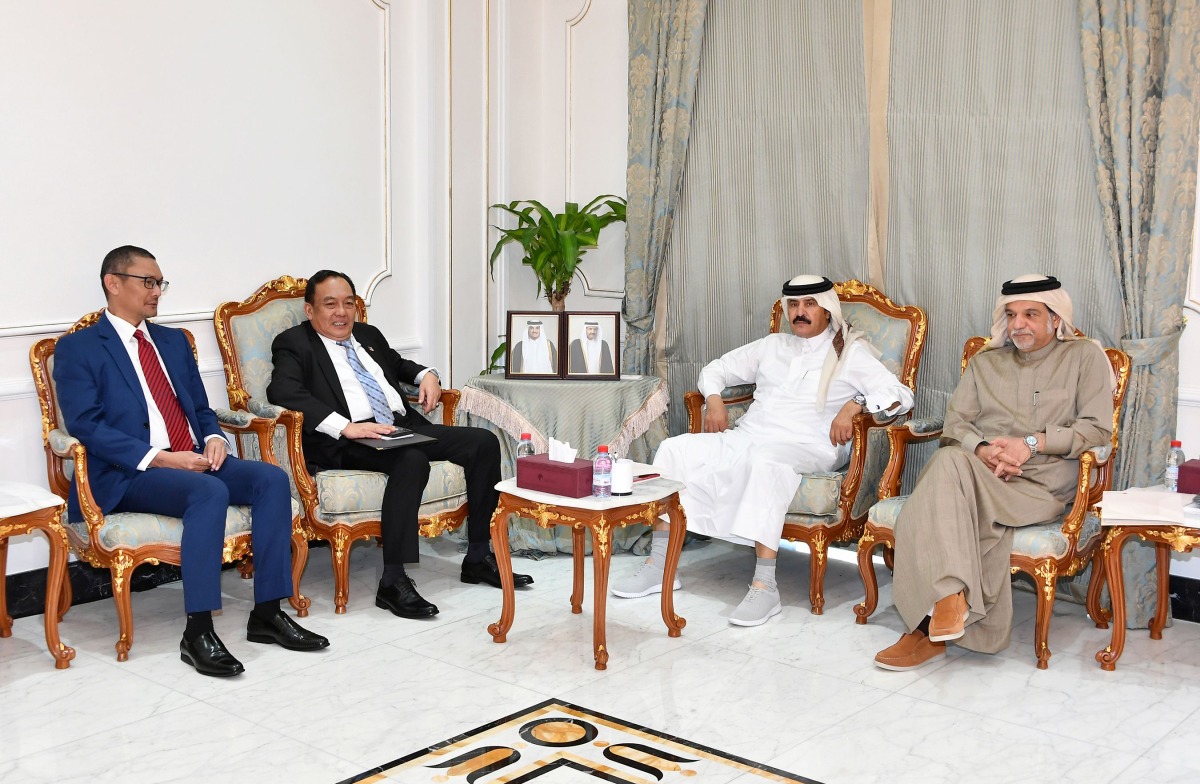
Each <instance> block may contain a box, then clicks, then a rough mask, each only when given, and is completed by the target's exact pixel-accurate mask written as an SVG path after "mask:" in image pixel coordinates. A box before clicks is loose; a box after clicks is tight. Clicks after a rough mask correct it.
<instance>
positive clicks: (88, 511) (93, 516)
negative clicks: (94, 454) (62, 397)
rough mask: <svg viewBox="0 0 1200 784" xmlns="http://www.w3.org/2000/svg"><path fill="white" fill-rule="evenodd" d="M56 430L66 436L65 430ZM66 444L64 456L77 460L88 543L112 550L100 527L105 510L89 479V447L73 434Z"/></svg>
mask: <svg viewBox="0 0 1200 784" xmlns="http://www.w3.org/2000/svg"><path fill="white" fill-rule="evenodd" d="M54 432H58V433H62V434H63V435H64V436H66V433H65V432H64V431H61V430H58V431H54ZM64 444H65V445H66V446H67V447H68V448H67V453H66V454H65V455H63V456H62V457H63V458H64V459H67V460H74V461H75V489H76V491H77V493H78V496H79V511H80V512H81V513H82V514H83V521H84V523H85V524H86V525H87V528H88V544H89V545H90V547H91V548H92V549H94V550H98V551H99V552H102V553H108V552H110V551H109V550H108V549H107V548H106V547H105V546H104V543H103V541H102V540H101V538H100V528H101V527H102V526H103V525H104V511H103V510H102V509H101V508H100V504H98V503H96V498H95V496H93V495H92V485H91V482H89V481H88V467H87V466H88V458H87V449H85V448H84V446H83V444H82V443H81V442H80V441H79V439H78V438H74V437H72V436H66V440H65V442H64Z"/></svg>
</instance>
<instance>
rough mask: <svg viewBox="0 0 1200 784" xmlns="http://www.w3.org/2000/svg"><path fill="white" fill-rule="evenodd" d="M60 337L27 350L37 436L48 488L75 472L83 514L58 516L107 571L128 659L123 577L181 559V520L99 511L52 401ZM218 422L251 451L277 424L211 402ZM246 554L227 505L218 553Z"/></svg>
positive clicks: (298, 528)
mask: <svg viewBox="0 0 1200 784" xmlns="http://www.w3.org/2000/svg"><path fill="white" fill-rule="evenodd" d="M102 313H103V311H100V310H98V311H96V312H94V313H89V314H88V315H86V316H84V317H83V318H81V319H80V320H79V321H77V322H75V324H74V325H73V326H72V327H71V328H70V329H69V330H67V332H66V333H65V334H70V333H71V332H75V331H78V330H80V329H84V328H85V327H90V326H91V325H93V324H95V323H96V321H97V319H99V318H100V316H101V314H102ZM184 334H186V335H187V339H188V342H189V343H191V345H192V353H193V354H194V353H195V351H196V341H195V339H194V338H193V337H192V333H190V332H188V331H187V330H184ZM57 344H58V338H44V339H43V340H39V341H38V342H37V343H35V344H34V345H33V348H31V349H30V351H29V364H30V366H31V368H32V370H33V381H34V385H35V386H36V388H37V396H38V402H39V403H40V404H41V407H42V440H43V441H44V444H45V449H46V473H47V474H48V477H49V482H50V489H51V490H52V491H54V492H55V493H56V494H57V495H59V496H61V497H62V498H64V499H65V498H66V497H67V494H68V492H69V491H70V488H71V476H72V475H73V476H74V477H75V483H76V486H77V487H78V489H79V506H80V510H81V511H82V513H83V517H84V519H83V521H82V522H80V521H64V522H63V528H64V529H65V530H66V533H67V539H68V541H69V543H70V546H71V549H72V550H74V551H75V553H76V554H77V555H78V556H79V557H80V558H82V559H83V560H85V561H87V562H88V563H90V564H91V565H92V566H95V567H97V568H102V569H108V570H109V571H110V572H111V573H112V590H113V601H114V602H115V603H116V605H117V621H118V624H119V627H120V637H119V638H118V639H117V644H116V648H117V661H126V660H127V659H128V658H129V649H130V648H131V647H132V646H133V607H132V603H131V601H130V590H129V587H130V586H129V582H130V578H131V576H132V574H133V570H134V569H136V568H137V567H139V566H141V565H142V564H144V563H149V564H159V563H169V564H174V565H176V566H178V565H179V563H180V551H179V547H180V542H181V541H182V537H183V521H182V520H181V519H179V518H178V517H167V516H166V515H155V514H142V513H134V512H121V513H116V514H108V515H105V514H104V513H103V512H101V511H100V507H99V506H98V505H97V504H96V502H95V500H94V499H93V497H92V492H91V486H90V485H89V484H88V469H87V464H88V456H87V450H86V449H85V448H84V446H83V444H81V443H80V442H79V440H78V439H76V438H73V437H72V436H71V434H70V433H68V432H67V430H66V426H65V424H64V423H63V421H62V411H61V409H60V408H59V405H58V393H57V390H56V388H55V384H54V349H55V347H56V346H57ZM213 410H214V411H215V412H216V414H217V419H218V420H219V421H220V423H221V427H222V429H224V430H225V431H226V432H228V433H232V434H234V435H236V436H238V437H239V438H241V439H242V440H243V443H245V441H246V439H252V440H253V441H254V442H255V450H256V452H258V453H262V454H268V455H269V454H272V452H273V447H272V445H271V439H270V436H271V432H272V431H273V430H274V429H275V422H274V420H272V419H263V418H259V417H255V416H252V415H250V414H248V413H245V412H237V411H230V410H228V409H223V408H215V409H213ZM301 512H302V508H301V506H300V504H298V503H296V502H295V501H293V502H292V585H293V593H292V597H291V599H290V600H289V601H290V602H291V605H292V607H294V608H295V609H296V611H297V612H298V614H299V615H300V616H304V615H306V614H307V612H308V605H309V600H308V599H307V598H306V597H305V596H303V595H302V594H301V593H300V575H301V573H302V572H303V571H304V563H305V561H307V559H308V541H307V540H306V539H305V538H304V529H303V526H302V525H301V522H302V515H301ZM249 555H250V507H249V506H231V507H229V511H228V513H227V515H226V517H225V547H224V550H223V551H222V553H221V557H222V560H223V561H224V562H225V563H233V562H239V567H238V568H239V571H240V572H241V573H242V576H243V577H249V576H250V574H251V571H252V566H251V561H250V558H249V557H248V556H249ZM59 606H60V613H59V615H60V616H61V615H62V614H63V613H65V612H66V609H67V608H68V607H70V606H71V584H70V582H69V581H67V580H64V584H63V591H62V597H61V600H60V605H59Z"/></svg>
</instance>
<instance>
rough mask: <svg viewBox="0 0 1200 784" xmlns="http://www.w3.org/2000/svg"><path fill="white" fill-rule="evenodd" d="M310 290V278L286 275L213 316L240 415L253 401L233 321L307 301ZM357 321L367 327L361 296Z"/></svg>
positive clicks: (224, 304) (228, 383) (357, 299)
mask: <svg viewBox="0 0 1200 784" xmlns="http://www.w3.org/2000/svg"><path fill="white" fill-rule="evenodd" d="M307 288H308V278H293V277H292V276H291V275H283V276H282V277H278V278H275V279H274V280H271V281H268V282H266V283H264V284H263V285H262V286H260V287H259V288H258V291H256V292H254V293H253V294H251V295H250V296H249V297H247V298H246V299H244V300H242V301H241V302H222V303H221V304H220V305H218V306H217V309H216V310H215V311H214V312H213V329H214V330H215V331H216V333H217V348H218V349H220V351H221V361H222V362H223V363H224V364H225V386H226V390H227V391H228V393H229V405H230V407H232V408H233V409H234V410H236V411H245V410H246V404H247V403H248V402H249V401H250V393H248V392H247V391H246V388H245V383H244V381H243V379H242V367H241V364H240V363H239V362H238V353H237V348H236V347H235V346H234V342H233V320H234V319H236V318H237V317H239V316H246V315H250V314H251V313H256V312H258V311H259V310H261V309H262V308H263V306H265V305H267V304H268V303H270V302H274V301H276V300H281V299H303V298H304V292H305V290H306V289H307ZM354 300H355V302H354V309H355V318H356V319H357V320H358V321H361V322H363V323H366V321H367V304H366V303H365V302H364V301H363V298H362V297H360V296H357V295H356V296H355V297H354Z"/></svg>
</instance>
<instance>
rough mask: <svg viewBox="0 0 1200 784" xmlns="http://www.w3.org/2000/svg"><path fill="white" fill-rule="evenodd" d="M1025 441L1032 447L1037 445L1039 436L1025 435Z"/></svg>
mask: <svg viewBox="0 0 1200 784" xmlns="http://www.w3.org/2000/svg"><path fill="white" fill-rule="evenodd" d="M1025 443H1026V444H1029V447H1030V448H1031V449H1032V448H1034V447H1036V446H1037V436H1025Z"/></svg>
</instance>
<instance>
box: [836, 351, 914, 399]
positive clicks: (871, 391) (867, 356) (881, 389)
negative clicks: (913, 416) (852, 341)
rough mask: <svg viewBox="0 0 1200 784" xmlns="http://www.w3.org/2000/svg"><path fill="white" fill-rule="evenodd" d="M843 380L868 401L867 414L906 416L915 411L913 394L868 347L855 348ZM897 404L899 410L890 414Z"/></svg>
mask: <svg viewBox="0 0 1200 784" xmlns="http://www.w3.org/2000/svg"><path fill="white" fill-rule="evenodd" d="M850 350H851V351H852V352H853V353H852V354H851V355H850V357H849V359H850V361H849V362H847V363H846V370H845V375H844V376H843V379H844V380H845V381H846V382H848V383H849V384H850V385H851V386H853V387H854V388H855V389H857V390H858V391H859V392H861V393H862V394H863V395H865V396H866V398H867V405H866V408H867V411H868V412H870V413H872V414H877V413H879V412H881V411H887V412H888V414H903V413H905V412H907V411H909V410H911V409H912V407H913V393H912V390H911V389H909V388H908V387H907V386H905V385H904V384H901V383H900V379H898V378H896V375H895V374H894V373H892V371H890V370H888V369H887V368H886V367H885V366H884V364H883V363H882V362H880V361H879V360H878V359H877V358H876V357H875V355H874V354H873V353H871V351H870V350H868V349H867V348H866V347H865V346H859V345H853V346H851V347H850ZM895 403H899V404H900V405H899V407H898V408H896V409H893V410H890V411H889V410H888V409H890V408H891V407H892V405H894V404H895Z"/></svg>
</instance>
